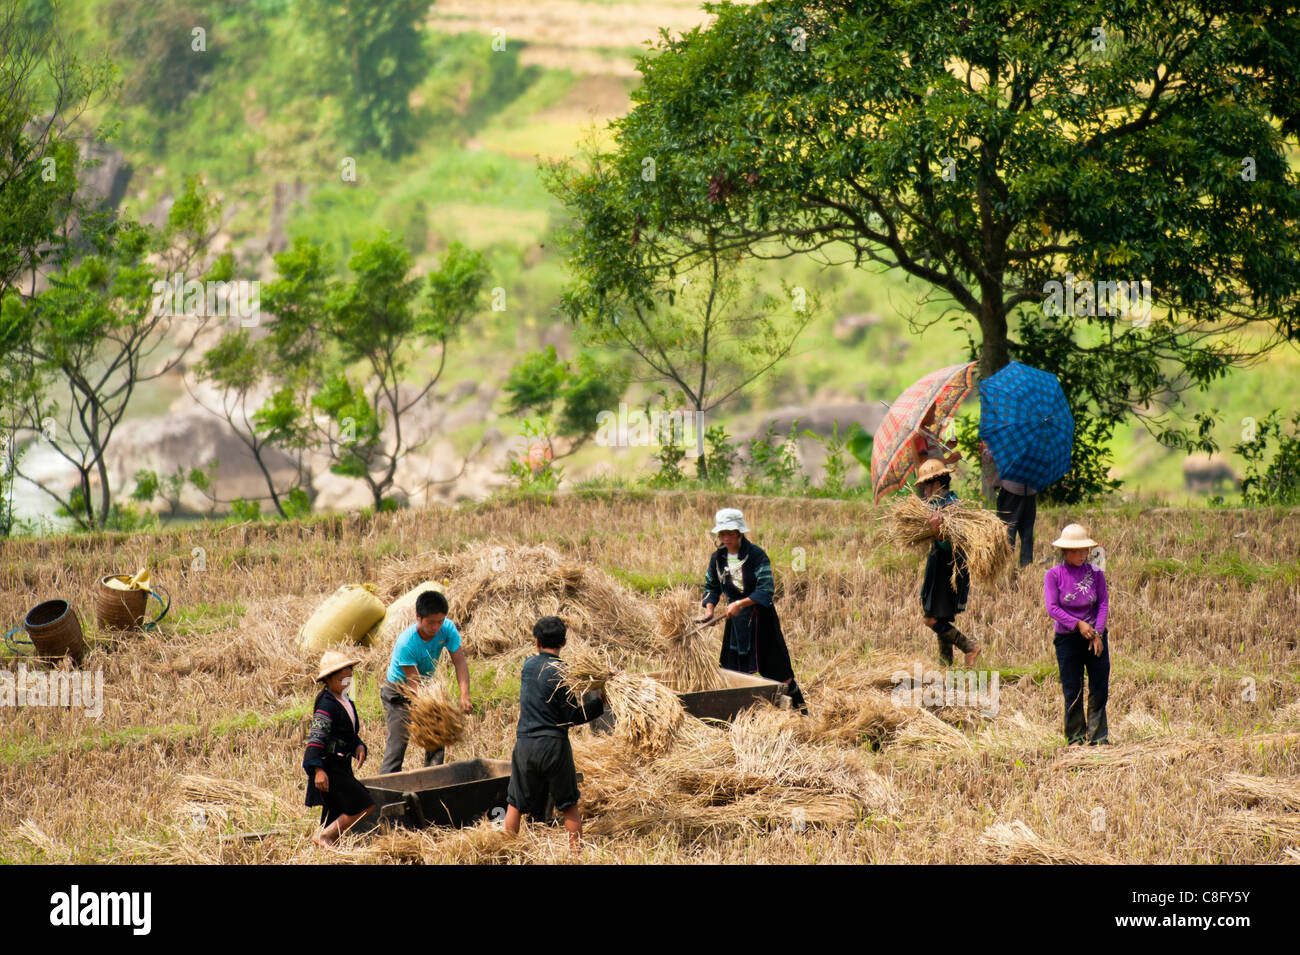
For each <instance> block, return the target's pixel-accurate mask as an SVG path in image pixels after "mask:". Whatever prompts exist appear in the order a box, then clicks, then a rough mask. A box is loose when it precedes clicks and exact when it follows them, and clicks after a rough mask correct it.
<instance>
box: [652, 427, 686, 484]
mask: <svg viewBox="0 0 1300 955" xmlns="http://www.w3.org/2000/svg"><path fill="white" fill-rule="evenodd" d="M657 457H658V458H659V470H658V471H656V472H655V474H654V475H653V476H652V477H651V478H650V482H649V483H650V486H651V487H656V488H670V487H677V486H678V485H679V484H681V483H682V479H683V478H685V476H686V475H685V474H684V473H683V472H682V459H683V458H685V457H686V449H685V448H683V447H682V446H681V445H680V444H678V443H677V442H676V440H675V438H670V439H669V440H667V441H662V442H661V443H660V445H659V453H658V455H657Z"/></svg>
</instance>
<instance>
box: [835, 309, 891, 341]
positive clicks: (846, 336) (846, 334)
mask: <svg viewBox="0 0 1300 955" xmlns="http://www.w3.org/2000/svg"><path fill="white" fill-rule="evenodd" d="M880 322H881V318H880V316H879V315H877V314H875V313H874V312H855V313H854V314H852V315H842V316H840V318H839V320H838V321H837V322H836V323H835V325H834V327H833V328H832V329H831V334H832V335H834V336H835V340H836V341H841V342H846V343H847V344H850V345H853V344H856V343H857V342H858V341H860V340H861V338H862V336H863V335H865V334H866V332H867V329H868V328H874V327H875V326H877V325H879V324H880Z"/></svg>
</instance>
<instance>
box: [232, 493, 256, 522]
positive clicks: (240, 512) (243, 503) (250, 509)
mask: <svg viewBox="0 0 1300 955" xmlns="http://www.w3.org/2000/svg"><path fill="white" fill-rule="evenodd" d="M230 516H231V517H232V518H233V519H234V520H236V521H239V522H241V523H243V522H244V521H260V520H261V519H262V504H261V502H260V501H248V500H245V499H244V498H242V497H237V498H235V499H234V500H233V501H231V502H230Z"/></svg>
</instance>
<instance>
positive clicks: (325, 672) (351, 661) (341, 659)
mask: <svg viewBox="0 0 1300 955" xmlns="http://www.w3.org/2000/svg"><path fill="white" fill-rule="evenodd" d="M360 662H361V661H360V660H358V659H356V658H355V657H350V656H348V655H347V654H346V653H339V651H337V650H326V651H325V652H324V653H322V654H321V658H320V672H319V673H317V674H316V679H317V680H323V679H325V678H326V677H327V676H329V675H330V674H332V673H338V672H339V670H342V669H344V668H346V667H354V666H356V665H357V664H358V663H360Z"/></svg>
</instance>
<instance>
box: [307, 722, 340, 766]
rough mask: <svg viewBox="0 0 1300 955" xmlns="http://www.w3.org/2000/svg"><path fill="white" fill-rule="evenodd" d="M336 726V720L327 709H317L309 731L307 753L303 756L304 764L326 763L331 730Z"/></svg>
mask: <svg viewBox="0 0 1300 955" xmlns="http://www.w3.org/2000/svg"><path fill="white" fill-rule="evenodd" d="M333 728H334V721H333V720H332V719H331V718H330V715H329V713H328V712H326V711H325V710H317V711H316V712H315V713H313V714H312V718H311V727H310V729H309V730H308V731H307V753H306V755H305V756H303V759H302V765H303V766H304V767H308V766H321V767H323V766H324V765H325V759H324V757H325V754H326V753H328V752H329V740H330V730H332V729H333Z"/></svg>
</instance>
